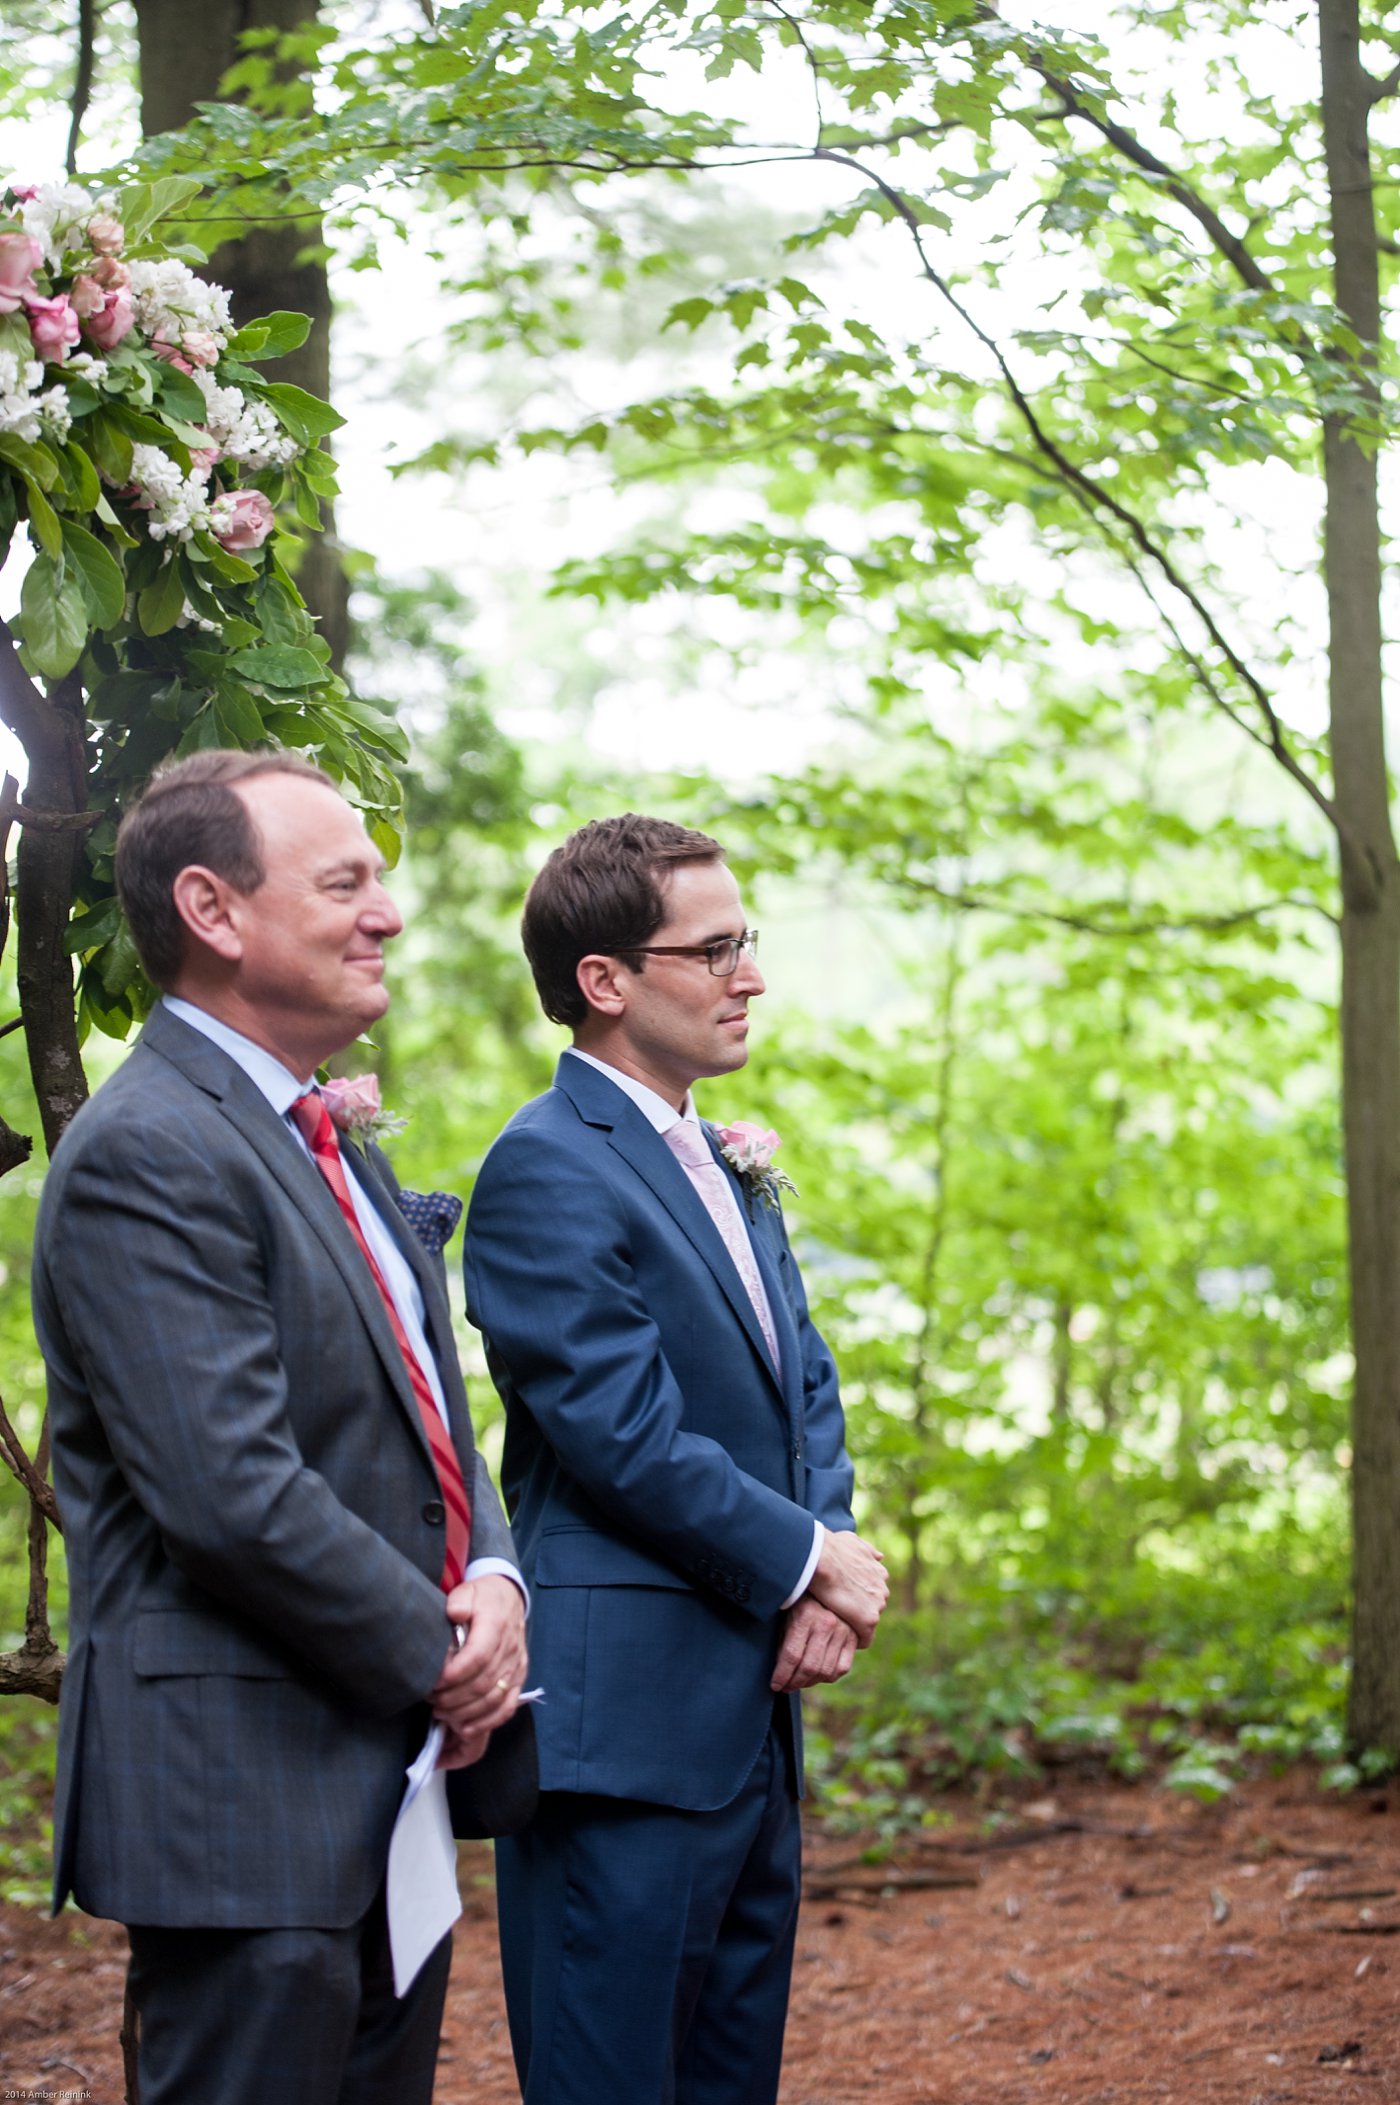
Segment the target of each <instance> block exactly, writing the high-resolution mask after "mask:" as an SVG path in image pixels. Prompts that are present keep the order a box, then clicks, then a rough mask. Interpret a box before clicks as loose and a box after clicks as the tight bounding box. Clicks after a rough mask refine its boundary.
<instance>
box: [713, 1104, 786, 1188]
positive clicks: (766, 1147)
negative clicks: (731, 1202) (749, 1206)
mask: <svg viewBox="0 0 1400 2105" xmlns="http://www.w3.org/2000/svg"><path fill="white" fill-rule="evenodd" d="M716 1130H717V1132H718V1133H719V1137H720V1153H721V1154H722V1155H723V1157H724V1159H725V1161H726V1162H727V1163H728V1164H729V1166H730V1168H731V1169H732V1170H733V1171H734V1172H735V1173H736V1175H737V1176H738V1179H739V1182H740V1183H741V1184H742V1185H743V1187H744V1190H745V1193H746V1194H747V1195H748V1197H749V1198H751V1199H762V1201H763V1203H764V1205H765V1206H776V1205H777V1203H778V1194H779V1192H782V1191H790V1192H792V1193H794V1194H795V1193H796V1191H797V1186H796V1185H795V1184H794V1183H793V1181H792V1179H791V1177H789V1176H785V1175H784V1173H783V1171H782V1170H780V1169H774V1167H773V1157H774V1155H775V1154H776V1153H777V1151H778V1149H779V1148H780V1147H781V1146H782V1142H781V1141H780V1140H779V1138H778V1136H777V1134H776V1133H775V1132H774V1131H773V1128H772V1127H771V1126H755V1125H751V1124H750V1123H749V1121H748V1120H747V1119H745V1118H737V1119H735V1121H734V1123H733V1125H732V1126H719V1127H717V1128H716Z"/></svg>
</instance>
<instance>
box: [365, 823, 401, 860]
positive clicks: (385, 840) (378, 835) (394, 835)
mask: <svg viewBox="0 0 1400 2105" xmlns="http://www.w3.org/2000/svg"><path fill="white" fill-rule="evenodd" d="M365 832H366V833H367V834H368V835H369V837H370V839H371V840H372V841H373V842H374V845H375V847H376V848H377V849H378V850H379V852H380V854H381V855H382V856H383V858H384V860H385V863H386V864H387V865H388V867H389V868H390V869H391V870H392V869H394V868H395V866H396V865H397V863H398V859H399V857H400V856H401V855H402V853H403V835H402V833H400V831H399V829H398V827H397V826H394V825H391V824H390V822H389V820H388V819H371V820H370V821H369V823H368V824H367V826H366V827H365Z"/></svg>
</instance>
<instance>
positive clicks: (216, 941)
mask: <svg viewBox="0 0 1400 2105" xmlns="http://www.w3.org/2000/svg"><path fill="white" fill-rule="evenodd" d="M240 896H241V895H240V894H239V893H238V892H237V891H235V889H234V887H233V886H232V885H231V884H230V883H229V881H228V879H227V878H226V877H219V876H217V875H216V874H215V872H214V871H213V870H206V869H205V867H204V865H203V863H198V862H192V863H187V864H186V865H185V867H184V869H183V870H181V871H180V872H179V874H178V875H177V876H176V879H175V882H174V884H173V885H172V886H171V897H172V899H173V900H174V902H175V911H176V913H177V914H178V915H179V916H180V919H181V920H182V921H183V922H184V924H185V926H186V928H187V929H188V930H189V932H190V934H191V935H192V936H194V937H196V938H197V939H198V941H199V942H201V943H203V944H204V946H205V948H206V949H207V950H212V951H213V953H214V955H215V957H218V958H222V959H223V960H224V962H225V964H229V965H236V964H237V963H238V961H239V959H240V958H241V957H242V955H243V938H242V936H241V935H240V933H239V930H238V927H237V920H236V914H235V911H234V906H235V902H236V900H237V899H238V898H239V897H240Z"/></svg>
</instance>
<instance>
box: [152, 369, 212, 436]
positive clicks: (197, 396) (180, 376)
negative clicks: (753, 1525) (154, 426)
mask: <svg viewBox="0 0 1400 2105" xmlns="http://www.w3.org/2000/svg"><path fill="white" fill-rule="evenodd" d="M156 392H157V393H158V394H159V396H160V400H161V407H162V408H163V409H165V410H167V411H168V412H169V414H170V415H171V416H172V417H175V418H177V419H179V420H180V421H181V422H182V423H185V424H191V425H194V426H195V427H196V428H197V429H200V428H202V427H203V424H204V420H205V418H206V417H207V416H208V414H209V405H208V403H207V402H206V401H205V399H204V397H203V395H202V394H201V393H200V391H199V389H198V387H197V386H196V385H195V383H194V381H193V380H192V379H191V378H190V376H189V374H188V373H182V372H180V371H179V369H178V367H176V366H173V365H162V366H161V369H160V373H159V376H158V378H157V380H156Z"/></svg>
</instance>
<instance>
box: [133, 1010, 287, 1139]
mask: <svg viewBox="0 0 1400 2105" xmlns="http://www.w3.org/2000/svg"><path fill="white" fill-rule="evenodd" d="M163 1006H164V1007H165V1008H166V1009H167V1010H168V1011H169V1013H170V1014H171V1015H172V1016H178V1017H179V1019H180V1021H181V1023H187V1024H188V1025H189V1027H190V1029H191V1030H192V1031H199V1032H201V1033H202V1034H203V1036H204V1037H206V1038H212V1040H213V1042H214V1043H215V1045H217V1046H218V1048H219V1050H220V1051H221V1052H226V1053H227V1054H228V1056H229V1058H230V1059H231V1060H232V1061H234V1062H235V1064H236V1065H237V1066H239V1067H241V1068H242V1069H243V1072H244V1074H246V1075H247V1077H248V1079H249V1081H250V1082H251V1083H252V1084H253V1086H254V1088H255V1089H259V1090H261V1092H262V1094H263V1095H264V1096H265V1097H266V1098H267V1100H268V1102H269V1103H270V1104H271V1106H272V1108H273V1110H274V1111H275V1112H276V1113H277V1116H278V1117H279V1118H283V1117H285V1116H286V1114H287V1112H288V1111H290V1109H291V1107H292V1105H293V1104H294V1103H295V1102H296V1100H297V1098H298V1097H299V1096H305V1094H306V1092H307V1090H308V1089H310V1088H311V1087H312V1086H313V1084H314V1081H315V1077H314V1076H312V1077H311V1079H310V1080H308V1081H305V1082H301V1081H298V1080H297V1077H296V1076H295V1075H294V1074H293V1073H292V1072H291V1070H290V1069H289V1068H286V1067H284V1066H283V1065H282V1062H281V1061H280V1060H279V1059H277V1058H275V1056H274V1055H273V1054H272V1053H270V1052H267V1051H265V1050H264V1048H263V1047H262V1046H261V1045H255V1044H254V1043H253V1041H252V1039H251V1038H245V1037H244V1035H243V1033H242V1031H236V1030H234V1029H233V1028H232V1026H231V1025H230V1024H227V1023H221V1022H220V1020H219V1018H218V1017H217V1016H211V1015H210V1014H209V1011H208V1010H207V1009H200V1008H196V1007H195V1004H194V1003H193V1002H192V1001H185V1000H182V998H181V997H180V996H179V995H178V994H167V995H165V996H164V997H163Z"/></svg>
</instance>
